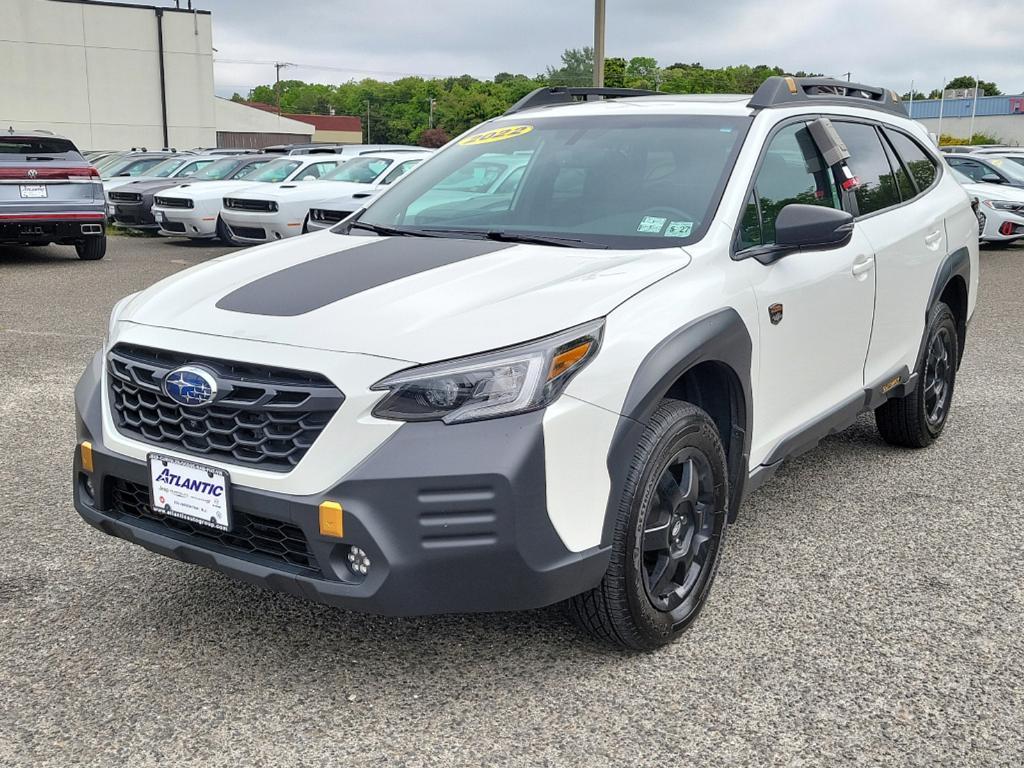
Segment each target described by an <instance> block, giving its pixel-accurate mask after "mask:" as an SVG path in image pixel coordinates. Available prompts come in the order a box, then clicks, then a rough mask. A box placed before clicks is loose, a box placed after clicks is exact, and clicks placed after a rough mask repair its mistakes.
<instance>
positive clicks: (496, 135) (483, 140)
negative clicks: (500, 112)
mask: <svg viewBox="0 0 1024 768" xmlns="http://www.w3.org/2000/svg"><path fill="white" fill-rule="evenodd" d="M532 130H533V126H532V125H506V126H505V127H503V128H495V129H493V130H490V131H484V132H483V133H477V134H474V135H473V136H467V137H466V138H464V139H463V140H462V141H460V142H459V144H460V145H462V146H472V145H474V144H490V143H492V142H495V141H507V140H508V139H514V138H516V137H518V136H522V135H523V134H525V133H529V132H530V131H532Z"/></svg>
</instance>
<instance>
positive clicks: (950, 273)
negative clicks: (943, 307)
mask: <svg viewBox="0 0 1024 768" xmlns="http://www.w3.org/2000/svg"><path fill="white" fill-rule="evenodd" d="M958 277H959V278H960V279H961V280H963V282H964V289H965V293H964V304H963V306H950V311H952V312H953V317H954V319H955V322H956V335H957V341H958V342H959V344H958V351H957V367H959V365H960V360H962V359H963V356H964V347H965V346H966V342H967V309H968V301H969V298H968V297H969V295H970V290H971V254H970V251H968V250H967V248H966V247H965V248H958V249H957V250H955V251H953V252H952V253H950V254H948V255H947V256H946V258H945V259H943V261H942V263H941V264H940V265H939V268H938V270H937V271H936V273H935V279H934V280H933V281H932V290H931V293H930V294H929V296H928V304H927V306H926V307H925V308H924V325H925V329H926V330H927V328H928V320H929V317H930V316H931V312H932V309H933V308H934V307H935V305H936V304H937V303H938V302H939V301H940V300H941V299H942V297H943V296H944V295H946V289H947V288H949V287H950V284H951V283H952V282H953V281H954V279H956V278H958ZM926 342H927V334H926V335H925V337H924V338H922V339H921V347H920V349H919V350H918V359H920V358H921V355H923V354H924V345H925V343H926Z"/></svg>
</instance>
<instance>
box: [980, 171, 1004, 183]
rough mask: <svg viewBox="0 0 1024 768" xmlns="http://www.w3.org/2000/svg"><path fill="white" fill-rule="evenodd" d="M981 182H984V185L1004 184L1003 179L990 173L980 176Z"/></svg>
mask: <svg viewBox="0 0 1024 768" xmlns="http://www.w3.org/2000/svg"><path fill="white" fill-rule="evenodd" d="M981 181H983V182H985V183H986V184H1002V183H1004V179H1003V177H1002V176H1000V175H998V174H995V173H991V172H989V173H986V174H985V175H984V176H982V177H981Z"/></svg>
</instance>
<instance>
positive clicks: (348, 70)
mask: <svg viewBox="0 0 1024 768" xmlns="http://www.w3.org/2000/svg"><path fill="white" fill-rule="evenodd" d="M213 63H214V64H256V65H259V66H267V67H273V66H275V65H276V64H277V63H278V62H276V61H269V60H265V59H222V58H215V59H214V60H213ZM289 66H292V67H295V68H297V69H315V70H322V71H325V72H343V73H349V74H364V75H391V76H395V77H431V78H438V79H446V78H448V77H452V75H439V74H437V73H428V72H390V71H387V70H381V69H364V68H361V67H332V66H328V65H326V64H305V63H302V62H290V63H289Z"/></svg>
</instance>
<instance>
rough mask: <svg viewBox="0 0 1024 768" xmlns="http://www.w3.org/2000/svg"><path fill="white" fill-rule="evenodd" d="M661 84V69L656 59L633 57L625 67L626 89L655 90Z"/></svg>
mask: <svg viewBox="0 0 1024 768" xmlns="http://www.w3.org/2000/svg"><path fill="white" fill-rule="evenodd" d="M660 83H661V69H659V67H658V61H657V59H653V58H651V57H650V56H634V57H633V58H632V59H630V60H629V64H627V65H626V87H627V88H646V89H647V90H649V91H653V90H655V89H657V87H658V86H659V84H660Z"/></svg>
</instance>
